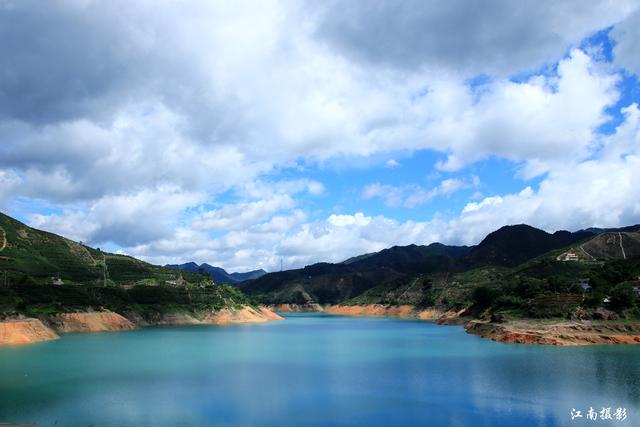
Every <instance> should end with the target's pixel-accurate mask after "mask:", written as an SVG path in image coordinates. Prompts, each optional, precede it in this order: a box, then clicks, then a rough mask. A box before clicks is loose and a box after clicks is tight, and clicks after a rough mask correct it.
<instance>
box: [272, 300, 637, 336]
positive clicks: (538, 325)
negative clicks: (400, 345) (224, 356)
mask: <svg viewBox="0 0 640 427" xmlns="http://www.w3.org/2000/svg"><path fill="white" fill-rule="evenodd" d="M310 306H311V305H310V304H305V305H301V306H297V305H291V304H282V305H276V306H270V307H273V308H280V309H282V308H284V310H278V311H280V312H282V313H286V312H302V311H310V312H315V311H319V312H324V313H329V314H336V315H341V316H353V317H389V318H402V319H419V320H431V321H433V322H434V323H436V324H438V325H457V326H463V327H464V329H465V331H466V332H467V333H468V334H470V335H477V336H479V337H481V338H485V339H490V340H492V341H496V342H503V343H512V344H536V345H555V346H582V345H598V344H628V345H634V344H640V322H635V323H631V322H630V323H622V322H616V321H589V320H584V321H568V320H559V321H557V322H556V321H554V322H548V323H545V322H541V321H538V320H535V319H519V320H511V321H506V322H502V323H497V322H489V321H483V320H478V319H471V318H469V317H465V316H464V314H465V311H466V310H461V311H459V312H454V311H442V310H437V309H435V308H416V307H415V306H411V305H400V306H390V305H382V304H369V305H360V306H348V305H327V306H319V305H317V304H314V305H313V306H315V307H316V308H317V309H314V310H304V308H308V307H310Z"/></svg>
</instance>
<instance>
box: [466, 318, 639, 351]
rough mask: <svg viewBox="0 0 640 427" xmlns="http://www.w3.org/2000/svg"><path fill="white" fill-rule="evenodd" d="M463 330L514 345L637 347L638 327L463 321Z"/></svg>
mask: <svg viewBox="0 0 640 427" xmlns="http://www.w3.org/2000/svg"><path fill="white" fill-rule="evenodd" d="M465 330H466V331H467V332H468V333H470V334H474V335H478V336H481V337H483V338H488V339H491V340H493V341H499V342H507V343H517V344H548V345H562V346H575V345H591V344H640V324H637V323H612V322H606V323H603V322H593V321H582V322H563V323H550V324H545V323H540V322H534V321H510V322H506V323H490V322H484V321H480V320H472V321H470V322H467V324H466V325H465Z"/></svg>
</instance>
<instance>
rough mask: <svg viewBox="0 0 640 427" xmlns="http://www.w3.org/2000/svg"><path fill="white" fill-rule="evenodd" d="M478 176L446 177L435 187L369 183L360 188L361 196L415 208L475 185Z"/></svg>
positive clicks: (390, 205) (387, 203) (390, 204)
mask: <svg viewBox="0 0 640 427" xmlns="http://www.w3.org/2000/svg"><path fill="white" fill-rule="evenodd" d="M478 184H479V181H478V177H476V176H474V177H473V178H472V179H471V180H465V179H459V178H448V179H445V180H443V181H441V182H440V184H438V185H437V186H436V187H433V188H431V189H426V188H424V187H423V186H420V185H415V184H413V185H403V186H394V185H388V184H380V183H375V184H369V185H367V186H365V187H364V189H363V190H362V198H364V199H365V200H366V199H372V198H381V199H383V200H384V203H385V205H387V206H389V207H399V206H403V207H405V208H415V207H416V206H419V205H422V204H425V203H427V202H429V201H431V200H432V199H434V198H435V197H438V196H447V195H450V194H453V193H455V192H457V191H459V190H462V189H465V188H469V187H471V186H472V185H473V186H475V187H477V186H478Z"/></svg>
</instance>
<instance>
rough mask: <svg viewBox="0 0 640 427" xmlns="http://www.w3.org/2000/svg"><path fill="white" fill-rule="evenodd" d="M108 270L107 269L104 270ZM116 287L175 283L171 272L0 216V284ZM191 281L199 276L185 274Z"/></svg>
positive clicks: (196, 279) (175, 274)
mask: <svg viewBox="0 0 640 427" xmlns="http://www.w3.org/2000/svg"><path fill="white" fill-rule="evenodd" d="M105 266H106V268H105ZM105 271H106V276H107V283H109V284H117V285H129V284H136V283H139V282H141V281H143V282H144V283H146V284H160V283H164V282H165V281H168V280H176V278H177V277H178V274H177V273H176V272H175V271H174V270H172V269H169V268H165V267H160V266H156V265H152V264H149V263H146V262H144V261H140V260H138V259H135V258H133V257H130V256H126V255H119V254H112V253H107V252H103V251H100V250H99V249H94V248H91V247H89V246H86V245H84V244H82V243H81V242H74V241H72V240H69V239H66V238H64V237H61V236H58V235H56V234H53V233H48V232H46V231H41V230H37V229H35V228H31V227H29V226H27V225H25V224H23V223H21V222H20V221H17V220H15V219H13V218H11V217H9V216H7V215H5V214H2V213H0V281H1V283H3V284H4V281H5V274H6V281H7V283H9V284H11V283H23V282H27V281H28V282H35V283H47V282H50V281H51V278H53V277H60V279H62V281H63V282H64V283H73V284H75V283H77V284H103V283H104V277H105ZM183 275H184V278H185V279H186V280H188V281H199V280H201V277H200V276H199V275H197V274H193V273H188V272H185V273H183Z"/></svg>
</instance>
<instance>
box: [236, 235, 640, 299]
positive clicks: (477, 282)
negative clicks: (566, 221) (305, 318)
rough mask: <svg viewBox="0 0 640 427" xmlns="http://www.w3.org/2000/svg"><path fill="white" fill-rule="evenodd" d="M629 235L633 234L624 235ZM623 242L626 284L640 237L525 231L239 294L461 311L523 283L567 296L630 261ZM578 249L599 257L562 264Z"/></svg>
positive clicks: (326, 269) (403, 250) (280, 279)
mask: <svg viewBox="0 0 640 427" xmlns="http://www.w3.org/2000/svg"><path fill="white" fill-rule="evenodd" d="M636 228H637V227H636ZM629 229H635V228H633V227H624V228H623V229H620V230H629ZM620 236H621V237H620ZM616 239H617V240H616ZM620 239H622V247H623V248H624V249H625V255H624V256H626V258H627V259H628V260H632V259H633V260H635V261H633V262H631V263H630V264H629V265H628V266H626V267H619V266H614V267H613V268H614V270H619V271H625V275H626V276H625V277H627V278H633V277H636V276H633V274H635V273H634V272H635V271H636V267H635V264H640V258H639V257H640V234H639V233H634V232H629V231H627V232H606V233H602V232H600V233H598V232H596V231H593V232H592V231H584V230H581V231H578V232H573V233H572V232H569V231H557V232H555V233H547V232H545V231H543V230H539V229H537V228H534V227H531V226H528V225H524V224H520V225H510V226H505V227H502V228H500V229H499V230H496V231H494V232H492V233H490V234H489V235H487V236H486V237H485V238H484V239H483V240H482V241H481V242H480V243H479V244H478V245H477V246H471V247H467V246H447V245H443V244H440V243H432V244H430V245H428V246H420V245H408V246H394V247H392V248H388V249H384V250H382V251H379V252H374V253H368V254H364V255H360V256H356V257H353V258H349V259H347V260H345V261H343V262H341V263H338V264H330V263H318V264H313V265H310V266H307V267H304V268H301V269H295V270H289V271H283V272H277V273H269V274H266V275H264V276H262V277H260V278H259V279H256V280H251V281H247V282H245V283H242V284H240V285H239V287H240V289H241V290H242V291H243V292H245V293H246V294H247V295H249V296H250V297H252V298H254V299H255V300H257V301H260V302H262V303H265V304H284V303H288V304H309V303H318V304H337V303H340V304H391V305H398V304H408V305H418V306H433V305H434V304H441V305H443V306H446V307H454V308H455V307H457V306H458V305H457V304H460V306H465V305H468V303H469V300H470V298H471V294H472V291H473V289H475V288H477V287H478V286H487V287H492V288H495V287H496V286H514V284H515V283H519V282H522V281H525V282H526V285H522V286H524V288H522V289H525V288H526V287H527V286H533V284H535V289H536V291H535V292H543V293H544V292H546V291H545V289H546V288H545V286H546V287H549V289H553V290H554V291H555V290H557V287H558V286H563V287H564V289H569V288H570V287H571V285H572V284H573V283H576V282H577V281H578V279H581V278H584V277H590V276H593V275H596V274H598V269H600V267H601V266H602V264H603V263H605V262H608V260H618V261H619V260H622V261H624V256H623V254H622V251H621V249H620V241H621V240H620ZM576 248H586V249H587V250H588V251H590V252H593V254H592V258H590V259H582V258H578V262H573V263H572V262H562V260H561V254H562V253H563V251H565V252H566V251H576V250H577V249H576ZM587 261H588V262H587ZM636 261H638V262H636ZM634 263H635V264H634ZM620 277H622V276H620ZM527 280H529V281H527ZM541 281H542V282H541ZM518 289H520V290H519V291H518V292H520V291H522V289H521V288H518ZM496 292H497V293H499V292H498V291H496ZM523 292H524V291H523ZM531 292H534V291H531ZM535 292H534V293H535ZM514 301H515V300H514Z"/></svg>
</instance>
